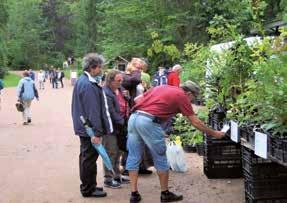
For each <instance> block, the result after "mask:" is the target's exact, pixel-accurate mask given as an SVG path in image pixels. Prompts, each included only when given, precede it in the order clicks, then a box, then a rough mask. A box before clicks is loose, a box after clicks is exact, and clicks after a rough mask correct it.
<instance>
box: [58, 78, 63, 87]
mask: <svg viewBox="0 0 287 203" xmlns="http://www.w3.org/2000/svg"><path fill="white" fill-rule="evenodd" d="M59 81H60V83H61V87H62V88H63V87H64V83H63V78H61V79H59Z"/></svg>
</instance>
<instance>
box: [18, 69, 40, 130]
mask: <svg viewBox="0 0 287 203" xmlns="http://www.w3.org/2000/svg"><path fill="white" fill-rule="evenodd" d="M17 96H18V100H19V101H21V102H22V103H23V106H24V111H23V125H28V124H29V123H31V122H32V118H31V111H30V108H31V103H32V100H33V99H34V98H35V97H36V99H37V100H39V95H38V91H37V89H36V86H35V83H34V81H33V80H32V79H31V78H30V76H29V72H28V71H24V73H23V78H22V79H21V80H20V81H19V83H18V86H17Z"/></svg>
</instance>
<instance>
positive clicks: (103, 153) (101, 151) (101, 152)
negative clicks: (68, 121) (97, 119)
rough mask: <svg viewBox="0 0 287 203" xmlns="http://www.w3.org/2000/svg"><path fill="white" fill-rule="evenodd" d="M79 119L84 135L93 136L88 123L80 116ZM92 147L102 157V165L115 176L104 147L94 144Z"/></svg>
mask: <svg viewBox="0 0 287 203" xmlns="http://www.w3.org/2000/svg"><path fill="white" fill-rule="evenodd" d="M80 119H81V121H82V123H83V125H84V126H85V129H86V133H87V134H88V135H89V136H90V137H92V136H95V133H94V131H93V129H92V128H91V127H90V126H91V125H89V123H88V122H87V121H86V119H85V118H84V117H83V116H80ZM92 145H93V147H94V148H95V149H96V150H97V152H98V153H99V155H100V156H101V157H102V160H103V162H104V165H105V166H106V167H107V169H108V170H110V171H112V173H113V174H115V172H114V169H113V165H112V162H111V159H110V157H109V155H108V154H107V151H106V149H105V148H104V146H103V145H102V144H94V143H92Z"/></svg>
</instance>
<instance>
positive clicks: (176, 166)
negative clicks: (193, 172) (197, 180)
mask: <svg viewBox="0 0 287 203" xmlns="http://www.w3.org/2000/svg"><path fill="white" fill-rule="evenodd" d="M166 156H167V161H168V164H169V166H170V167H171V169H172V170H173V171H175V172H180V173H184V172H186V171H187V164H186V159H185V155H184V151H183V149H182V148H181V147H180V146H178V145H176V144H175V143H174V142H168V143H167V146H166Z"/></svg>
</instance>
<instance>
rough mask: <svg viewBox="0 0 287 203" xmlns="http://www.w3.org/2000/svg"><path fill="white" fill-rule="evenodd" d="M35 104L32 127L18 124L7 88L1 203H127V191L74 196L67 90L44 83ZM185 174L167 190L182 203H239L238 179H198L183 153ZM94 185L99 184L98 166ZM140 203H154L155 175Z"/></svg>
mask: <svg viewBox="0 0 287 203" xmlns="http://www.w3.org/2000/svg"><path fill="white" fill-rule="evenodd" d="M45 85H46V89H45V90H41V91H39V92H40V101H39V102H38V101H36V100H35V101H33V103H32V124H31V125H29V126H23V125H22V118H21V114H20V113H19V112H17V111H16V108H15V102H16V89H15V88H6V89H5V90H4V91H3V93H2V95H1V97H2V103H1V106H2V109H1V110H0V139H1V142H0V163H1V167H0V203H22V202H25V203H65V202H68V203H69V202H74V203H85V202H87V203H89V202H104V203H114V202H117V203H121V202H128V200H129V186H128V185H124V186H123V187H122V188H121V189H114V190H112V189H106V191H107V192H108V197H106V198H103V199H89V198H88V199H87V198H83V197H82V196H81V195H80V192H79V184H80V181H79V175H78V174H79V172H78V153H79V139H78V138H77V137H76V136H74V135H73V130H72V122H71V113H70V106H71V95H72V86H71V85H70V84H69V82H68V81H65V88H64V89H52V88H51V85H50V84H49V83H48V82H46V84H45ZM186 156H187V161H188V165H189V171H188V172H187V173H185V174H179V173H171V175H170V176H171V177H170V186H171V190H172V191H175V190H176V191H178V192H181V193H182V194H183V195H184V201H182V202H186V203H209V202H210V203H212V202H216V203H221V202H234V203H235V202H236V203H237V202H243V200H244V192H243V191H244V187H243V180H242V179H233V180H227V179H224V180H208V179H207V178H206V177H205V175H204V174H203V172H202V171H203V170H202V157H199V156H198V155H196V154H186ZM98 166H99V175H98V181H99V185H102V184H103V174H102V163H101V161H99V163H98ZM139 190H140V192H141V194H142V197H143V201H142V202H143V203H147V202H148V203H153V202H155V203H156V202H159V191H160V188H159V183H158V179H157V176H156V175H155V173H153V175H150V176H142V177H140V179H139Z"/></svg>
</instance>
